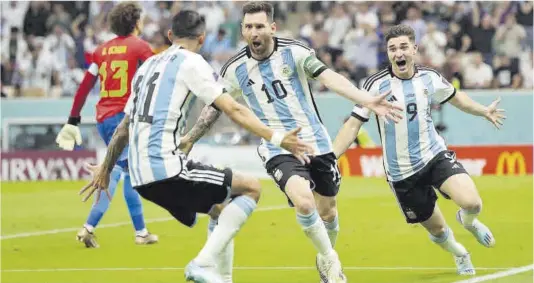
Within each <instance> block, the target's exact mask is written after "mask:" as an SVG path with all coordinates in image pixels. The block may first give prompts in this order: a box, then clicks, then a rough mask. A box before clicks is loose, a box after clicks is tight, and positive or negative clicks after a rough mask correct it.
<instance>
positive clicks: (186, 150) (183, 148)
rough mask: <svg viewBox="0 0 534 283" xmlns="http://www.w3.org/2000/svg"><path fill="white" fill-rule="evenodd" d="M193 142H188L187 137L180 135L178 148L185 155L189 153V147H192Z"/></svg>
mask: <svg viewBox="0 0 534 283" xmlns="http://www.w3.org/2000/svg"><path fill="white" fill-rule="evenodd" d="M193 145H194V143H192V142H190V141H189V139H188V138H186V137H182V138H181V139H180V145H179V146H178V149H180V150H181V151H182V152H183V153H184V154H185V155H189V152H191V149H193Z"/></svg>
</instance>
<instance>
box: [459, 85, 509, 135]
mask: <svg viewBox="0 0 534 283" xmlns="http://www.w3.org/2000/svg"><path fill="white" fill-rule="evenodd" d="M499 102H501V98H500V97H499V98H497V99H496V100H494V101H493V102H492V103H491V104H490V105H489V106H484V105H482V104H480V103H478V102H476V101H474V100H473V99H471V97H469V95H467V94H466V93H465V92H462V91H457V92H456V94H455V95H454V97H453V98H451V100H450V103H451V104H452V105H454V106H455V107H456V108H458V109H460V110H462V111H463V112H465V113H469V114H471V115H475V116H482V117H484V118H486V119H487V120H488V121H490V122H491V123H492V124H493V125H494V126H495V127H496V128H497V129H499V128H500V127H501V126H502V125H503V121H504V120H505V119H506V116H505V115H504V112H505V110H504V109H498V108H497V106H498V105H499Z"/></svg>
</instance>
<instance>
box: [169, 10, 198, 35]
mask: <svg viewBox="0 0 534 283" xmlns="http://www.w3.org/2000/svg"><path fill="white" fill-rule="evenodd" d="M171 30H172V35H174V36H175V37H178V38H184V37H187V38H196V37H198V36H199V35H201V34H202V33H203V32H204V31H205V30H206V20H205V19H204V16H201V15H200V14H199V13H198V12H196V11H193V10H182V11H180V12H178V14H176V15H174V17H173V18H172V27H171Z"/></svg>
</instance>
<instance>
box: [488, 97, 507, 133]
mask: <svg viewBox="0 0 534 283" xmlns="http://www.w3.org/2000/svg"><path fill="white" fill-rule="evenodd" d="M499 102H501V98H500V97H499V98H497V99H496V100H495V101H493V102H492V103H491V104H490V105H489V106H488V107H487V108H486V113H484V117H485V118H486V119H488V121H490V122H491V123H492V124H493V125H494V126H495V127H496V128H497V129H500V128H501V126H502V125H503V120H505V119H506V116H504V112H505V110H504V109H498V108H497V106H498V105H499Z"/></svg>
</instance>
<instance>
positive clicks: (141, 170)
mask: <svg viewBox="0 0 534 283" xmlns="http://www.w3.org/2000/svg"><path fill="white" fill-rule="evenodd" d="M205 26H206V23H205V20H204V18H203V17H201V16H200V15H199V14H198V13H197V12H194V11H187V10H182V11H180V12H179V13H178V14H177V15H175V16H174V17H173V19H172V31H169V35H168V36H169V38H172V40H173V45H172V46H171V47H169V49H167V50H166V51H164V52H162V53H160V54H158V55H155V56H153V57H151V58H149V59H148V60H147V61H146V63H145V64H143V65H142V66H141V67H140V69H139V70H138V72H137V73H136V75H135V77H134V82H133V84H132V85H133V94H132V96H131V97H130V98H129V100H128V104H127V105H126V107H125V109H124V111H125V113H126V115H125V117H124V119H123V120H122V122H121V124H120V125H119V126H118V127H117V130H116V131H115V133H114V135H113V138H112V140H111V142H110V144H109V147H108V151H107V154H106V158H105V160H104V162H103V164H102V165H101V166H100V167H93V166H91V167H90V168H91V169H92V170H93V172H94V176H93V181H92V182H91V183H89V185H87V186H86V187H84V188H83V189H82V193H83V192H84V191H88V192H89V193H88V195H87V196H86V198H87V197H89V196H91V194H92V193H93V192H95V191H96V192H107V188H108V183H109V175H110V172H111V171H112V168H113V164H115V162H116V161H117V160H118V159H119V156H120V155H121V152H123V150H124V148H125V147H126V144H129V147H130V150H129V154H128V156H129V158H128V160H129V162H130V167H129V170H130V174H131V176H132V183H133V185H134V188H135V189H136V190H137V191H138V192H139V194H140V195H141V196H142V197H143V198H145V199H147V200H149V201H152V202H154V203H156V204H158V205H159V206H161V207H163V208H165V209H167V210H168V211H169V212H170V213H171V214H172V215H173V216H174V217H175V218H176V219H177V220H179V221H180V222H182V223H183V224H185V225H187V226H193V225H194V223H195V220H196V213H207V214H210V215H212V213H213V212H214V210H213V209H212V207H214V206H215V205H217V204H222V203H225V202H226V201H227V200H229V199H230V198H232V201H231V202H230V203H229V204H228V205H227V206H226V207H225V208H224V209H222V211H221V212H220V215H219V217H218V225H217V227H215V229H214V230H213V232H212V235H211V237H209V238H208V240H207V242H206V244H205V246H204V247H203V248H202V250H201V251H200V253H199V254H198V255H197V257H196V258H195V259H193V260H192V261H191V262H190V263H189V264H188V265H187V267H186V269H185V275H186V279H187V280H193V281H194V282H203V283H204V282H210V283H222V282H223V281H222V278H221V276H220V275H219V274H218V272H217V269H216V266H215V261H214V258H215V257H216V255H218V254H219V253H220V252H221V250H222V249H223V248H224V247H225V246H226V245H227V243H228V242H229V241H230V240H231V239H232V238H233V237H234V236H235V235H236V233H237V232H238V231H239V229H240V228H241V226H242V225H243V224H244V223H245V222H246V221H247V219H248V218H249V216H250V214H251V213H252V212H253V210H254V209H255V208H256V203H257V202H258V199H259V197H260V184H259V181H258V180H257V179H255V178H253V177H250V176H246V175H242V174H239V173H237V172H233V171H232V170H231V169H229V168H226V169H217V168H215V167H212V166H209V165H204V164H201V163H197V162H194V161H192V160H189V159H188V158H187V157H186V156H185V154H184V153H183V152H182V151H181V150H180V148H181V147H182V146H181V145H180V141H181V138H180V134H179V133H180V129H179V128H180V126H179V125H181V123H180V121H181V120H182V119H187V117H186V115H185V114H184V113H183V111H184V107H183V106H184V103H186V101H187V100H188V99H190V98H191V97H192V96H197V97H198V98H200V99H202V100H203V101H204V102H205V103H206V104H207V105H212V106H213V107H216V108H217V109H220V110H221V111H223V112H225V113H226V114H227V115H228V116H229V117H230V118H231V119H232V120H233V121H234V122H236V123H237V124H239V125H240V126H242V127H244V128H246V129H247V130H249V131H250V132H252V133H254V134H256V135H258V136H260V137H262V138H264V139H266V140H269V141H270V142H271V143H273V144H274V145H275V146H281V147H282V148H284V149H285V150H288V151H289V152H291V153H293V154H295V156H296V158H298V159H299V160H301V161H302V162H309V159H308V157H307V154H309V153H310V152H311V150H312V148H311V146H309V145H308V144H306V143H304V142H302V141H301V140H300V139H299V138H298V136H297V135H298V134H299V131H300V128H299V127H295V128H293V129H291V130H289V131H286V132H276V131H274V130H272V129H270V128H269V127H267V126H265V125H264V124H263V123H262V122H261V121H260V120H259V119H258V118H257V117H256V116H254V113H252V112H251V111H250V110H249V109H248V108H246V107H245V106H243V105H241V104H239V103H237V102H236V101H235V100H234V99H233V98H232V97H231V96H230V95H229V94H228V93H226V91H225V89H224V87H223V85H222V84H220V83H219V82H218V81H217V75H216V73H215V72H214V71H213V69H212V68H211V67H210V65H209V64H208V63H207V62H206V61H205V60H204V59H203V58H202V56H201V55H199V54H198V52H199V50H200V47H201V46H202V43H203V42H204V39H205ZM98 195H99V194H97V198H98Z"/></svg>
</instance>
